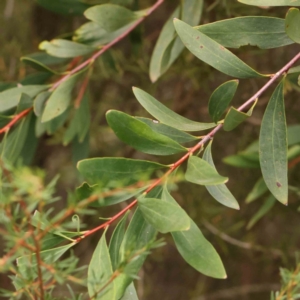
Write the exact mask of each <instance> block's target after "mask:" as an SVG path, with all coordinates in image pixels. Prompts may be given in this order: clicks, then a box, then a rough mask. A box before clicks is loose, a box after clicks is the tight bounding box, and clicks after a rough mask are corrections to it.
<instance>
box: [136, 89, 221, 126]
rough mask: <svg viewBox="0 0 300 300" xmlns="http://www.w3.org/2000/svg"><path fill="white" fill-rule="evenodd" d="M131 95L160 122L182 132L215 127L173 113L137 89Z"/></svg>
mask: <svg viewBox="0 0 300 300" xmlns="http://www.w3.org/2000/svg"><path fill="white" fill-rule="evenodd" d="M133 93H134V95H135V97H136V99H137V100H138V101H139V102H140V104H141V105H142V106H143V107H144V108H145V109H146V110H147V111H148V112H149V114H151V115H152V116H153V117H154V118H156V119H157V120H159V121H160V122H162V123H164V124H166V125H169V126H171V127H174V128H176V129H179V130H183V131H200V130H205V129H209V128H212V127H215V126H216V124H214V123H199V122H195V121H192V120H189V119H187V118H184V117H182V116H180V115H178V114H177V113H175V112H173V111H172V110H170V109H169V108H167V107H166V106H164V105H163V104H161V103H160V102H159V101H157V100H156V99H155V98H153V97H152V96H151V95H149V94H148V93H146V92H144V91H143V90H141V89H139V88H133Z"/></svg>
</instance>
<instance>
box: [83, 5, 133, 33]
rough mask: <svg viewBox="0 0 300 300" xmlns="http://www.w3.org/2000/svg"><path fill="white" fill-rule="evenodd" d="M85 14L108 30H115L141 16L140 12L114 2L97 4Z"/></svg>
mask: <svg viewBox="0 0 300 300" xmlns="http://www.w3.org/2000/svg"><path fill="white" fill-rule="evenodd" d="M84 15H85V17H86V18H87V19H89V20H91V21H93V22H95V23H97V24H99V25H100V27H101V28H103V29H104V30H106V31H107V32H112V31H115V30H117V29H119V28H121V27H123V26H125V25H127V24H129V23H131V22H133V21H135V20H137V19H138V18H139V14H137V13H134V12H133V11H131V10H129V9H127V8H125V7H123V6H119V5H114V4H102V5H95V6H93V7H91V8H89V9H87V10H86V11H85V12H84Z"/></svg>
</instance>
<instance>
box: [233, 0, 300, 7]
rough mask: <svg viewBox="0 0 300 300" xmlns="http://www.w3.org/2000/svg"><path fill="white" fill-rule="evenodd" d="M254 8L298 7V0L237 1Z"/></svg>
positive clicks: (299, 4)
mask: <svg viewBox="0 0 300 300" xmlns="http://www.w3.org/2000/svg"><path fill="white" fill-rule="evenodd" d="M238 1H239V2H241V3H244V4H248V5H254V6H300V0H238Z"/></svg>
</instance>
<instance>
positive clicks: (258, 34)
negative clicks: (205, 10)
mask: <svg viewBox="0 0 300 300" xmlns="http://www.w3.org/2000/svg"><path fill="white" fill-rule="evenodd" d="M273 2H274V1H273ZM195 29H197V30H199V31H200V32H202V33H204V34H205V35H207V36H208V37H210V38H211V39H213V40H215V41H216V42H217V43H219V44H221V45H222V46H224V47H226V48H240V47H241V46H247V45H250V46H257V47H258V48H261V49H271V48H278V47H282V46H286V45H290V44H292V43H293V41H292V40H291V39H290V38H289V37H288V36H287V34H286V32H285V28H284V19H280V18H273V17H260V16H254V17H252V16H247V17H237V18H232V19H227V20H221V21H217V22H213V23H209V24H205V25H201V26H198V27H195Z"/></svg>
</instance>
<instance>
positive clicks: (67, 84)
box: [42, 71, 84, 123]
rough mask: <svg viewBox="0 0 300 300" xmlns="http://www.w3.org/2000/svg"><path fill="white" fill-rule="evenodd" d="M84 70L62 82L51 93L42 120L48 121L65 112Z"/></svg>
mask: <svg viewBox="0 0 300 300" xmlns="http://www.w3.org/2000/svg"><path fill="white" fill-rule="evenodd" d="M83 72H84V71H80V72H79V73H76V74H74V75H72V76H71V77H70V78H68V79H67V80H66V81H64V82H62V83H61V84H60V85H59V86H58V87H57V88H56V89H55V90H54V91H53V92H52V94H51V96H50V97H49V99H48V101H47V102H46V106H45V109H44V112H43V115H42V122H43V123H44V122H47V121H50V120H52V119H54V118H55V117H58V116H59V115H61V114H62V113H64V112H65V111H66V110H67V108H68V107H69V104H70V102H71V99H72V91H73V88H74V86H75V84H76V83H77V81H78V80H79V79H80V77H81V76H82V73H83Z"/></svg>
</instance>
